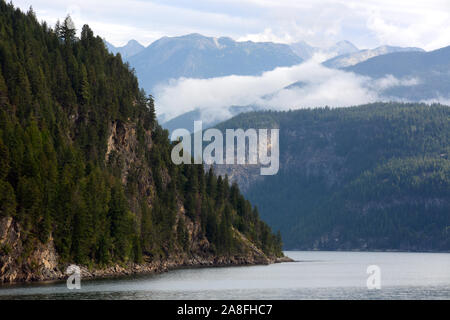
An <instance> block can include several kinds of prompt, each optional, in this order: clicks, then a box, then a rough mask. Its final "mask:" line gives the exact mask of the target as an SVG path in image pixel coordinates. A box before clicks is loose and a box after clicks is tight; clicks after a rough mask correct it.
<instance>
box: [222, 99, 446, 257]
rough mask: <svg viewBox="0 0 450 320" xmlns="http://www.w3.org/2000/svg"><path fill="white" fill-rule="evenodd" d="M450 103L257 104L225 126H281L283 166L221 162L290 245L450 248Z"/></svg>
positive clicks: (224, 170)
mask: <svg viewBox="0 0 450 320" xmlns="http://www.w3.org/2000/svg"><path fill="white" fill-rule="evenodd" d="M449 119H450V107H447V106H441V105H433V106H426V105H413V104H405V105H403V104H382V103H378V104H371V105H366V106H360V107H352V108H340V109H332V110H330V109H314V110H297V111H291V112H251V113H246V114H241V115H238V116H237V117H234V118H232V119H230V120H228V121H226V122H224V123H221V124H219V125H218V126H217V127H218V128H220V129H225V128H244V129H245V128H279V129H280V171H279V172H278V174H277V175H275V176H266V177H262V176H260V175H259V169H258V168H257V167H255V166H237V165H234V166H216V168H217V170H218V172H219V173H225V172H227V173H228V174H229V176H230V178H231V179H232V180H236V181H238V183H239V185H240V186H241V188H242V189H243V191H244V193H245V194H246V195H247V196H248V197H249V199H251V201H252V202H253V203H255V204H256V205H257V206H258V208H259V209H260V212H261V216H262V217H263V218H264V219H266V221H268V222H269V224H270V225H271V226H272V227H273V228H275V229H280V230H281V232H282V234H283V238H284V240H285V244H286V248H289V249H367V250H375V249H395V250H442V251H450V160H449V153H450V121H449Z"/></svg>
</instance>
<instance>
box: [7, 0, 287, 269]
mask: <svg viewBox="0 0 450 320" xmlns="http://www.w3.org/2000/svg"><path fill="white" fill-rule="evenodd" d="M171 147H172V146H171V144H170V142H169V139H168V132H167V131H165V130H163V129H162V128H161V127H160V125H159V124H158V123H157V122H156V119H155V110H154V101H153V97H152V96H147V95H146V93H145V92H144V91H142V90H140V89H139V85H138V81H137V79H136V76H135V75H134V72H133V71H132V70H130V68H129V66H128V65H127V64H124V63H123V62H122V59H121V57H120V55H119V54H118V55H112V54H109V53H108V52H107V50H106V48H105V44H104V42H103V40H102V39H101V38H100V37H98V36H94V34H93V32H92V30H91V29H90V28H89V26H87V25H84V26H83V27H82V29H81V33H80V37H79V38H78V37H77V36H76V30H75V26H74V25H73V22H72V21H71V19H70V17H67V18H66V19H65V20H64V21H63V22H61V23H59V22H58V23H57V25H56V26H55V28H51V27H50V26H48V25H47V24H46V23H45V22H43V23H39V22H38V21H37V20H36V17H35V14H34V12H33V11H32V9H30V10H29V11H28V12H27V13H26V14H25V13H22V12H21V11H20V10H18V9H15V8H14V7H13V5H12V4H7V3H5V2H4V1H3V0H1V1H0V154H1V157H0V161H1V165H0V218H1V217H13V219H14V220H15V221H17V223H18V224H19V225H20V228H21V230H22V233H21V235H22V237H23V239H22V240H23V242H24V244H25V248H26V250H25V252H24V256H23V257H22V258H23V259H26V256H27V255H28V254H29V253H30V252H31V251H32V250H33V247H34V246H35V245H36V244H37V243H46V242H48V241H54V243H55V246H56V249H57V252H58V254H59V258H60V262H61V263H67V262H76V263H82V264H88V265H108V264H111V263H113V262H114V263H116V262H129V261H135V262H141V261H143V260H145V259H147V258H149V259H152V258H155V259H156V258H157V259H163V258H165V257H168V256H170V255H171V254H172V253H174V252H184V253H187V254H189V252H190V251H191V250H194V248H193V245H194V243H195V242H200V241H203V240H202V239H204V240H205V241H206V243H209V245H208V246H206V248H207V249H205V250H208V252H207V253H208V254H216V255H231V254H238V253H240V252H241V251H242V250H243V245H242V243H243V242H242V241H243V240H242V239H241V238H239V237H238V236H237V234H238V233H240V234H242V235H244V236H245V237H246V238H247V239H249V240H250V241H252V242H253V243H254V244H255V245H256V246H257V247H259V248H261V249H262V250H263V251H264V253H266V254H267V255H271V256H279V255H282V253H281V239H280V236H279V235H278V236H276V235H274V234H272V232H271V230H270V228H269V227H268V226H267V225H266V224H265V223H264V222H262V221H261V220H260V219H259V215H258V211H257V209H256V208H254V207H252V205H251V204H250V203H249V202H248V201H247V200H245V198H244V197H243V196H242V195H241V193H240V191H239V189H238V187H237V185H232V186H230V184H229V183H228V179H227V178H226V177H225V178H222V177H216V175H215V174H214V173H213V172H212V171H210V172H208V173H206V174H205V171H204V168H203V166H202V165H180V166H176V165H174V164H173V163H172V162H171V160H170V151H171ZM197 227H198V229H199V230H198V232H193V231H192V230H190V229H189V228H191V229H192V228H197ZM193 237H195V239H194V238H193ZM8 250H9V248H7V247H2V248H0V252H1V253H2V254H8Z"/></svg>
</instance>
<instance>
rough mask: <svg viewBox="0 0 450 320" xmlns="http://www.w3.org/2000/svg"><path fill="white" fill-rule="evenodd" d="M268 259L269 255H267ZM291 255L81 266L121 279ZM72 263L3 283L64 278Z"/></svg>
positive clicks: (93, 274) (86, 272) (90, 274)
mask: <svg viewBox="0 0 450 320" xmlns="http://www.w3.org/2000/svg"><path fill="white" fill-rule="evenodd" d="M266 258H267V257H266ZM293 261H294V260H292V259H291V258H289V257H286V256H284V257H276V258H267V259H259V258H257V259H255V257H251V256H230V257H210V258H201V257H191V258H187V259H182V260H179V261H176V260H174V259H167V260H161V261H154V262H146V263H142V264H136V263H129V264H126V265H119V264H115V265H113V266H109V267H106V268H88V267H86V266H79V268H80V271H81V279H84V280H86V279H87V280H94V279H107V278H119V277H124V276H132V275H147V274H159V273H164V272H169V271H171V270H175V269H183V268H215V267H231V266H244V265H269V264H274V263H282V262H293ZM68 267H69V265H66V266H61V267H59V268H55V269H54V270H52V271H50V272H49V271H47V272H46V273H28V274H27V275H26V276H25V277H17V278H15V279H8V278H3V279H2V280H3V281H0V287H1V283H2V282H3V283H8V284H13V283H16V284H17V283H27V282H47V281H62V280H66V279H67V278H68V277H69V274H67V273H66V272H64V271H63V270H67V268H68Z"/></svg>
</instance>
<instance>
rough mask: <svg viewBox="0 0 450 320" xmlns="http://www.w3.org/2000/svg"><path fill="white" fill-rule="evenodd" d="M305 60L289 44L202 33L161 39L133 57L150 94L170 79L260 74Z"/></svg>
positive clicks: (130, 59)
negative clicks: (234, 38)
mask: <svg viewBox="0 0 450 320" xmlns="http://www.w3.org/2000/svg"><path fill="white" fill-rule="evenodd" d="M302 61H303V60H302V59H301V58H300V57H298V56H297V55H296V54H294V53H293V52H292V50H291V49H290V47H289V46H288V45H285V44H276V43H270V42H265V43H259V42H251V41H247V42H237V41H234V40H233V39H231V38H226V37H221V38H213V37H205V36H202V35H200V34H189V35H186V36H180V37H164V38H161V39H159V40H157V41H155V42H153V43H152V44H151V45H150V46H148V47H147V48H145V49H144V50H142V51H141V52H139V53H138V54H136V55H134V56H132V57H130V58H129V62H130V65H131V66H132V67H133V68H135V69H136V74H137V76H138V78H139V81H140V83H141V85H142V86H143V88H144V89H146V90H147V91H149V92H153V89H154V87H155V85H157V84H164V83H167V82H168V81H169V80H170V79H178V78H180V77H185V78H197V79H205V78H212V77H221V76H228V75H259V74H261V73H262V72H264V71H269V70H273V69H275V68H276V67H282V66H292V65H295V64H299V63H301V62H302Z"/></svg>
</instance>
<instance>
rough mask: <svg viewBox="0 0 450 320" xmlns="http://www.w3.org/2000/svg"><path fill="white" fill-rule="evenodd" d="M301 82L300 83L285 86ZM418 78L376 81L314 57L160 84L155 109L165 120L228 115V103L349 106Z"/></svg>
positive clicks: (273, 106)
mask: <svg viewBox="0 0 450 320" xmlns="http://www.w3.org/2000/svg"><path fill="white" fill-rule="evenodd" d="M295 82H299V83H300V85H299V86H291V87H289V88H286V87H287V86H289V85H291V84H293V83H295ZM418 83H419V80H418V79H415V78H408V79H397V78H395V77H393V76H392V75H388V76H386V77H384V78H381V79H377V80H373V79H371V78H368V77H363V76H360V75H356V74H354V73H350V72H345V71H341V70H335V69H329V68H326V67H324V66H323V65H321V64H319V63H317V62H316V61H314V60H310V61H307V62H305V63H302V64H300V65H296V66H293V67H283V68H277V69H275V70H273V71H268V72H265V73H263V74H262V75H261V76H235V75H233V76H227V77H220V78H211V79H188V78H181V79H178V80H172V81H171V82H170V83H169V85H165V86H160V87H157V88H156V90H155V96H156V101H157V110H158V111H159V113H160V115H163V117H164V119H165V120H169V119H171V118H173V117H176V116H178V115H181V114H183V113H185V112H188V111H192V110H196V109H200V110H202V114H203V116H204V117H205V118H207V119H209V120H213V119H216V120H223V119H226V118H229V117H230V111H229V110H228V107H230V106H247V105H258V106H260V107H262V108H267V109H275V110H288V109H299V108H307V107H311V108H314V107H324V106H330V107H346V106H352V105H358V104H364V103H369V102H374V101H380V100H390V98H384V97H383V96H382V95H381V94H380V92H381V91H382V90H385V89H387V88H390V87H394V86H413V85H416V84H418Z"/></svg>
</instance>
